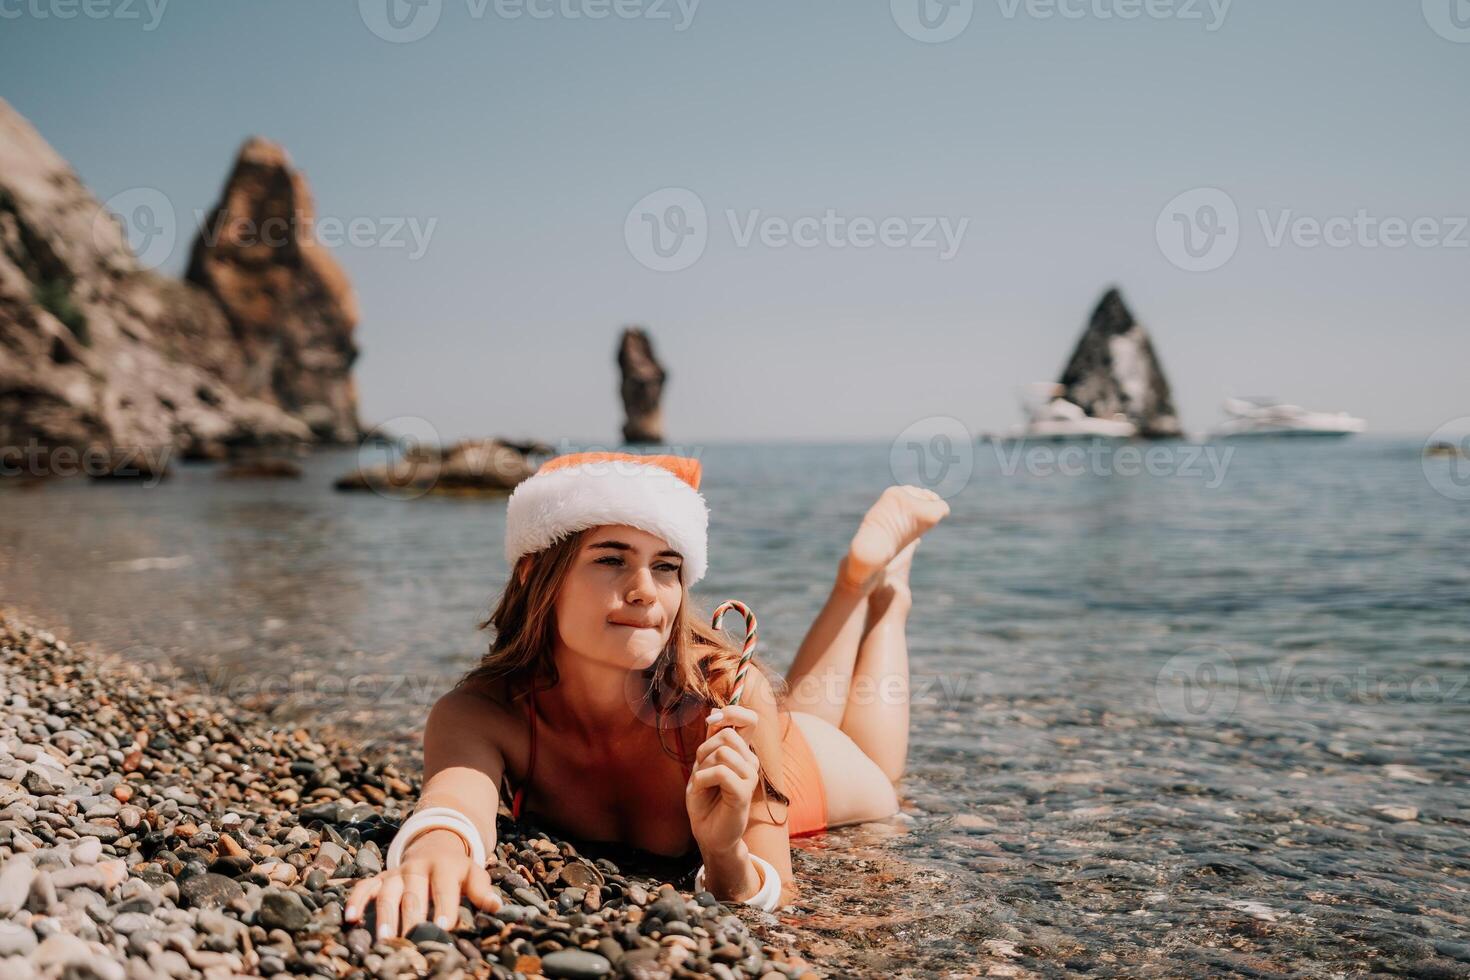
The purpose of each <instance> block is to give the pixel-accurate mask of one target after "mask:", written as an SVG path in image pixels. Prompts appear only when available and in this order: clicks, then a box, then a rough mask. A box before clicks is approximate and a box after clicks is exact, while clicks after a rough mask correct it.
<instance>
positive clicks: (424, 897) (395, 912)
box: [342, 830, 503, 939]
mask: <svg viewBox="0 0 1470 980" xmlns="http://www.w3.org/2000/svg"><path fill="white" fill-rule="evenodd" d="M461 894H463V895H466V896H468V898H469V900H470V901H471V902H473V903H474V904H475V905H477V906H479V907H480V908H482V909H484V910H485V911H486V912H494V911H496V910H497V909H499V908H500V907H501V905H502V904H503V902H502V900H501V898H500V894H499V893H498V892H497V891H496V890H495V888H494V887H493V886H492V885H491V884H490V872H489V871H487V870H485V869H484V868H478V867H475V863H474V862H473V861H472V860H471V859H470V857H469V855H468V854H466V853H465V845H464V840H463V839H462V838H461V837H460V836H459V835H458V834H456V833H455V832H454V831H452V830H430V831H426V832H425V833H423V834H420V835H419V836H417V837H415V838H414V839H413V841H412V842H411V843H410V844H409V845H408V847H407V848H406V849H405V850H404V852H403V862H402V863H401V864H399V865H398V867H396V868H390V869H389V870H387V871H383V872H380V873H379V874H376V875H374V876H373V877H371V878H364V879H363V880H362V881H359V882H358V883H357V884H356V885H354V886H353V888H352V892H351V893H350V894H349V895H348V896H347V908H346V910H345V911H344V912H343V915H342V917H343V919H345V920H346V921H347V922H351V923H355V922H360V921H362V917H363V912H364V911H365V910H366V908H367V904H368V903H369V902H371V901H373V900H374V899H376V900H377V903H378V914H377V920H378V934H377V936H376V938H377V939H387V938H388V937H389V936H400V935H407V934H408V932H409V930H411V929H412V928H413V927H414V926H416V925H418V924H419V923H420V922H424V921H426V920H427V919H428V910H429V899H430V898H431V897H432V898H433V902H434V924H435V925H437V926H439V928H441V929H444V930H451V929H453V928H454V927H455V925H456V924H457V923H458V921H459V897H460V895H461Z"/></svg>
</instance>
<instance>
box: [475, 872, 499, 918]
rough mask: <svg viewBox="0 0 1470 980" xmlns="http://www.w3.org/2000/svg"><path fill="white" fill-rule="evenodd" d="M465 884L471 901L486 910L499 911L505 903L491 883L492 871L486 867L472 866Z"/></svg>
mask: <svg viewBox="0 0 1470 980" xmlns="http://www.w3.org/2000/svg"><path fill="white" fill-rule="evenodd" d="M465 884H466V887H465V894H466V895H468V896H469V899H470V901H471V902H474V903H475V905H477V906H478V907H480V908H482V909H484V910H485V911H486V912H495V911H498V910H499V909H500V907H501V906H502V905H503V904H505V903H504V902H503V901H501V898H500V895H499V893H498V892H496V891H495V886H494V885H492V884H491V883H490V872H489V871H488V870H486V869H485V868H471V869H470V873H469V876H468V877H467V878H466V879H465Z"/></svg>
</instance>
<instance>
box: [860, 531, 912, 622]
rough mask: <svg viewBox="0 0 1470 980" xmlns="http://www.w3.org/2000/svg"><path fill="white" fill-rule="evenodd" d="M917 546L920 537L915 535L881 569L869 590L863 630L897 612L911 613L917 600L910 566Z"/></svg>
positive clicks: (905, 614) (902, 614)
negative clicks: (911, 583)
mask: <svg viewBox="0 0 1470 980" xmlns="http://www.w3.org/2000/svg"><path fill="white" fill-rule="evenodd" d="M918 547H919V539H917V538H915V539H914V540H913V541H910V542H909V543H908V547H906V548H904V549H903V550H902V551H900V552H899V553H898V554H897V555H896V556H894V559H893V560H892V561H891V562H889V563H888V564H887V565H884V566H883V570H882V571H881V572H879V573H878V575H877V577H876V580H875V581H874V583H873V587H872V591H871V592H869V593H868V614H867V618H866V620H865V621H864V625H863V631H864V633H866V632H867V631H868V630H870V629H872V628H873V627H874V626H876V625H877V624H878V622H879V621H880V620H882V619H883V617H885V616H888V615H890V614H895V613H896V614H899V615H900V616H907V615H908V611H909V608H910V607H911V606H913V604H914V594H913V591H912V590H911V589H910V588H909V568H910V567H911V566H912V565H913V563H914V552H915V551H916V550H917V549H918ZM895 604H896V605H895Z"/></svg>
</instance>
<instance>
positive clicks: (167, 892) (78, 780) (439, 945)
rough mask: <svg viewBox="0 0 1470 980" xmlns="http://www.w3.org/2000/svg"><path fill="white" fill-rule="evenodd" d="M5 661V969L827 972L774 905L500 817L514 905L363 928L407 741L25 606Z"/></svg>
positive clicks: (412, 784)
mask: <svg viewBox="0 0 1470 980" xmlns="http://www.w3.org/2000/svg"><path fill="white" fill-rule="evenodd" d="M0 661H3V667H0V976H3V977H5V978H6V980H24V978H29V977H48V978H50V977H66V978H74V980H75V978H98V980H144V978H164V977H191V976H205V977H213V978H221V977H232V976H240V975H244V976H274V977H288V976H323V977H341V978H349V977H352V978H355V977H385V978H386V977H399V976H436V977H461V976H462V977H496V978H506V980H510V978H515V980H519V978H531V977H538V976H545V977H566V978H597V977H613V976H616V977H629V978H647V980H656V978H673V977H689V978H693V977H713V978H719V980H732V978H738V977H761V978H764V980H787V978H790V980H795V978H814V977H819V976H826V975H832V974H829V973H828V972H826V971H824V970H820V969H817V968H815V967H814V966H813V965H812V964H811V963H809V962H808V961H807V959H805V958H803V957H802V955H801V954H800V953H799V952H797V951H795V950H792V949H789V948H784V947H782V946H780V945H773V944H772V943H770V942H767V941H765V940H764V939H763V938H762V930H763V929H765V928H768V927H769V923H774V922H775V919H774V917H769V916H766V914H765V913H762V912H759V911H757V910H751V909H748V908H744V907H741V908H739V909H735V908H730V907H727V906H725V905H722V904H721V903H719V902H717V901H716V900H715V899H714V898H713V896H711V895H710V894H709V893H707V892H701V893H699V894H697V895H696V894H691V893H689V892H688V891H683V892H680V891H676V890H675V889H674V887H673V885H674V884H675V883H676V882H673V881H661V880H659V878H657V877H645V876H640V875H637V874H635V873H633V870H632V869H631V868H629V869H624V868H622V867H620V866H619V865H618V864H616V863H614V862H613V861H611V860H609V859H608V858H606V857H598V858H596V859H593V858H592V857H590V856H589V855H585V854H583V853H581V852H580V851H579V850H578V849H577V848H576V847H575V846H574V845H573V844H571V843H570V842H567V841H563V840H557V839H555V838H553V837H550V836H548V835H545V834H541V833H537V832H535V831H533V830H531V829H522V828H517V827H516V826H515V825H513V824H511V823H509V821H508V820H505V819H502V821H501V824H500V827H499V829H498V833H497V837H498V841H497V850H498V854H499V858H500V860H499V861H498V862H497V863H496V864H495V865H494V867H493V868H492V878H493V880H494V882H495V884H496V887H497V888H498V889H499V890H500V892H501V894H502V896H503V897H504V899H505V901H506V903H507V904H506V905H505V906H504V907H503V908H502V909H500V910H499V911H498V912H497V913H496V914H494V915H490V914H486V913H484V912H481V911H477V910H474V909H473V908H471V907H470V905H469V903H468V901H464V902H462V903H461V908H460V918H459V922H458V924H457V926H456V927H455V928H454V929H452V930H449V931H445V930H443V929H440V928H439V927H437V926H435V925H433V924H432V923H422V924H420V925H419V926H418V927H416V928H415V929H414V930H413V931H412V932H411V933H410V934H409V936H407V937H405V938H390V939H387V940H385V941H381V942H375V941H374V940H373V938H372V936H373V933H372V932H370V931H369V929H370V928H371V927H372V926H373V925H374V923H373V922H372V911H373V907H372V906H369V909H368V916H367V919H368V921H367V922H365V923H363V925H365V926H367V927H369V928H362V927H355V928H347V927H344V924H343V922H342V907H343V903H344V900H345V898H346V895H347V892H348V891H349V890H350V888H351V886H352V885H353V883H354V882H355V881H356V880H357V879H359V878H362V877H365V876H370V875H372V874H375V873H377V872H378V871H380V870H381V869H382V866H383V855H384V854H385V853H386V851H387V849H388V844H389V842H390V841H391V840H392V838H393V834H394V832H395V831H396V829H397V826H398V824H399V823H400V822H401V821H402V820H403V819H404V818H405V817H406V816H407V814H408V813H409V812H411V810H412V807H413V804H414V802H415V801H416V800H417V798H418V793H419V788H420V784H419V781H418V777H417V775H416V774H415V773H414V772H413V771H412V769H411V767H412V765H413V762H412V760H411V759H395V758H393V753H391V752H387V753H379V755H380V756H381V757H373V758H370V757H367V756H368V755H370V754H369V753H364V752H362V751H361V750H360V748H359V746H358V745H357V744H354V743H353V742H352V741H350V740H347V739H345V738H343V737H341V736H339V735H335V734H333V733H331V732H328V731H312V730H310V729H308V728H304V727H298V728H292V729H288V728H281V727H279V726H273V725H272V724H270V723H269V722H268V721H266V720H265V719H264V717H262V716H259V715H256V714H254V713H252V712H250V711H248V710H242V709H240V708H239V707H238V706H236V705H234V704H231V703H229V702H227V701H224V700H222V699H219V698H218V697H216V696H213V695H209V694H206V693H201V692H191V691H189V690H186V689H183V690H181V689H179V688H178V687H177V686H175V685H174V684H170V683H168V682H167V677H166V672H160V671H159V670H157V669H149V670H147V671H145V670H143V669H142V668H141V667H139V666H138V665H135V664H129V663H126V662H122V661H119V660H117V659H116V658H110V657H107V656H104V655H100V654H97V653H94V652H91V651H89V650H88V649H87V648H85V647H84V646H83V647H78V646H72V645H69V644H67V643H66V642H64V641H62V640H59V639H57V638H56V637H55V636H54V635H53V634H52V633H50V632H48V631H46V630H44V629H41V628H39V627H37V626H35V625H32V624H30V623H28V622H27V621H25V620H24V619H22V618H20V617H19V616H17V615H16V614H14V613H12V612H9V611H3V612H0ZM161 675H165V676H161ZM504 816H506V815H505V814H504V812H503V811H502V817H504ZM677 883H682V880H681V881H680V882H677ZM762 918H765V919H766V920H768V921H767V923H764V924H763V923H762V922H760V921H759V920H760V919H762Z"/></svg>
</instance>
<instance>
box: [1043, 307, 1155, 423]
mask: <svg viewBox="0 0 1470 980" xmlns="http://www.w3.org/2000/svg"><path fill="white" fill-rule="evenodd" d="M1061 384H1062V386H1063V387H1064V388H1065V389H1066V392H1065V394H1064V395H1063V397H1064V398H1066V399H1067V401H1069V402H1072V403H1073V404H1075V405H1078V406H1080V407H1081V408H1082V410H1083V411H1084V412H1086V413H1087V414H1088V415H1091V416H1094V417H1097V418H1111V417H1112V416H1113V415H1114V414H1115V413H1118V412H1121V413H1122V414H1123V415H1125V416H1127V418H1128V420H1129V421H1130V422H1132V423H1133V424H1134V425H1136V426H1138V434H1139V435H1141V436H1144V437H1147V438H1155V439H1164V438H1172V437H1176V436H1179V435H1182V434H1183V430H1182V429H1181V427H1180V425H1179V416H1178V413H1177V412H1176V411H1175V410H1174V398H1173V395H1172V394H1170V392H1169V381H1168V379H1167V378H1165V377H1164V369H1163V367H1162V366H1161V365H1160V364H1159V358H1158V355H1156V354H1155V353H1154V347H1153V344H1152V343H1151V342H1150V341H1149V337H1148V331H1146V330H1144V328H1143V325H1142V324H1140V323H1139V322H1138V321H1136V320H1135V319H1133V314H1132V313H1131V312H1130V311H1129V309H1128V306H1127V304H1125V303H1124V302H1123V297H1122V295H1121V294H1120V293H1119V292H1118V290H1117V289H1109V290H1108V291H1107V293H1105V294H1104V295H1103V298H1102V299H1101V300H1100V301H1099V302H1098V304H1097V309H1095V310H1093V313H1092V320H1091V322H1090V323H1089V324H1088V325H1087V330H1086V331H1084V332H1083V334H1082V339H1081V340H1079V341H1078V342H1077V348H1076V350H1074V351H1073V352H1072V358H1071V360H1069V361H1068V362H1067V367H1066V370H1064V371H1063V372H1062V379H1061Z"/></svg>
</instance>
